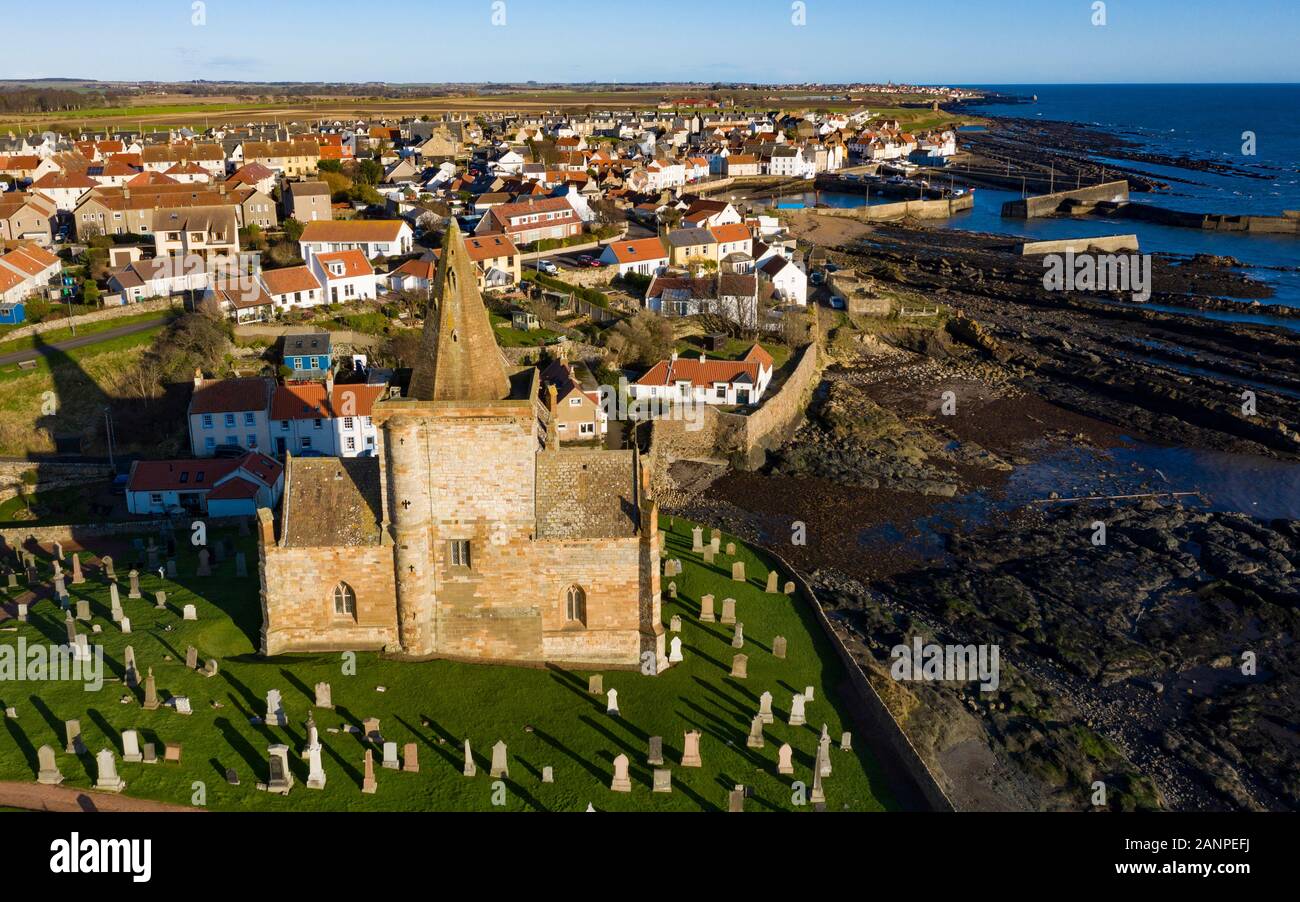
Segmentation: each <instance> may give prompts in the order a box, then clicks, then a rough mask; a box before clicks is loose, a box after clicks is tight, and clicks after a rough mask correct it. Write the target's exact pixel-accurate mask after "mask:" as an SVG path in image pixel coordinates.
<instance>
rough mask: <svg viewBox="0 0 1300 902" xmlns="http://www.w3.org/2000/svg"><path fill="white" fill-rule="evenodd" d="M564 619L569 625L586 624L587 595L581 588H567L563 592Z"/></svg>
mask: <svg viewBox="0 0 1300 902" xmlns="http://www.w3.org/2000/svg"><path fill="white" fill-rule="evenodd" d="M564 619H565V620H568V621H569V622H571V623H581V624H583V625H584V626H585V625H586V623H587V593H586V592H585V591H583V588H582V586H569V588H567V589H566V590H565V591H564Z"/></svg>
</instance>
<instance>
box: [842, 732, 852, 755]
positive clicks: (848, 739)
mask: <svg viewBox="0 0 1300 902" xmlns="http://www.w3.org/2000/svg"><path fill="white" fill-rule="evenodd" d="M840 751H841V752H851V751H853V734H852V733H850V732H849V731H848V730H845V731H844V732H843V733H841V734H840Z"/></svg>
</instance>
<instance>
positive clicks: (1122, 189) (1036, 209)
mask: <svg viewBox="0 0 1300 902" xmlns="http://www.w3.org/2000/svg"><path fill="white" fill-rule="evenodd" d="M967 196H969V195H967ZM1070 201H1082V202H1083V203H1086V204H1096V203H1102V202H1108V203H1116V204H1126V203H1128V182H1127V181H1126V180H1125V179H1120V180H1119V181H1115V182H1103V183H1101V184H1100V185H1089V186H1088V187H1086V188H1074V189H1072V190H1070V191H1056V192H1053V193H1052V194H1037V195H1034V196H1033V197H1022V198H1020V199H1019V200H1009V201H1007V202H1006V203H1005V204H1003V205H1002V215H1003V216H1005V217H1006V218H1008V219H1034V218H1036V217H1039V216H1051V215H1052V214H1054V213H1056V212H1057V211H1058V210H1060V209H1061V207H1062V206H1064V205H1067V204H1068V203H1069V202H1070Z"/></svg>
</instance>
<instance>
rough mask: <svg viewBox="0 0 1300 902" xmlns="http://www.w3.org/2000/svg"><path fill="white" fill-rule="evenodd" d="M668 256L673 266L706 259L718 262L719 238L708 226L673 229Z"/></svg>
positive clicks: (669, 235) (669, 240) (669, 238)
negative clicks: (714, 235)
mask: <svg viewBox="0 0 1300 902" xmlns="http://www.w3.org/2000/svg"><path fill="white" fill-rule="evenodd" d="M667 238H668V256H669V260H670V262H671V263H672V265H673V266H688V265H692V264H693V263H698V262H702V261H705V260H708V261H711V262H714V263H716V262H718V239H716V238H715V237H713V233H712V232H711V231H709V230H708V229H707V228H688V229H673V230H672V231H671V232H669V233H668V236H667Z"/></svg>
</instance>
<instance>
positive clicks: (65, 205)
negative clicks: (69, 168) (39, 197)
mask: <svg viewBox="0 0 1300 902" xmlns="http://www.w3.org/2000/svg"><path fill="white" fill-rule="evenodd" d="M96 184H97V183H96V182H95V180H94V179H91V178H88V177H87V176H86V174H85V173H84V172H47V173H46V174H45V175H43V176H41V177H40V178H39V179H37V180H36V181H35V182H33V183H32V191H34V192H38V193H40V194H43V195H45V196H46V197H48V198H49V199H50V200H51V201H53V202H54V207H55V209H57V210H58V211H59V212H61V213H71V212H72V211H73V210H75V209H76V208H77V204H78V202H80V200H81V199H82V198H83V197H85V196H86V194H88V193H89V192H90V191H91V190H93V189H94V188H95V187H96Z"/></svg>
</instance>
